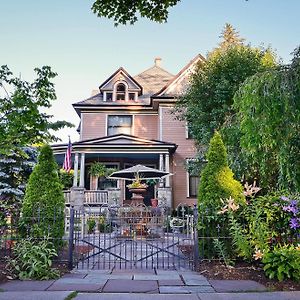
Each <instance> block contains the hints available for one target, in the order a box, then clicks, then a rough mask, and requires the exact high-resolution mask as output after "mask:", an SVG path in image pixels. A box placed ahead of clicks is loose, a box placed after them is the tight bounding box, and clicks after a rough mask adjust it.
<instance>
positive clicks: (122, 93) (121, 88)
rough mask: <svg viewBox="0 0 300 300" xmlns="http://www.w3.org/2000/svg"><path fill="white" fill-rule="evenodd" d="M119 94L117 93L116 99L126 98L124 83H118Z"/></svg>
mask: <svg viewBox="0 0 300 300" xmlns="http://www.w3.org/2000/svg"><path fill="white" fill-rule="evenodd" d="M116 90H117V94H116V100H125V95H126V86H125V84H124V83H119V84H118V85H117V89H116Z"/></svg>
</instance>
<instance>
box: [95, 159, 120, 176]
mask: <svg viewBox="0 0 300 300" xmlns="http://www.w3.org/2000/svg"><path fill="white" fill-rule="evenodd" d="M115 171H116V170H115V169H113V168H106V167H105V165H104V164H102V163H100V162H98V161H96V162H94V163H92V164H91V168H90V170H89V174H90V175H92V176H94V177H108V176H109V175H111V174H112V173H113V172H115Z"/></svg>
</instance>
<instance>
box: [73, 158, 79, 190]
mask: <svg viewBox="0 0 300 300" xmlns="http://www.w3.org/2000/svg"><path fill="white" fill-rule="evenodd" d="M78 156H79V153H78V152H76V153H75V160H74V177H73V186H75V187H76V186H77V182H78Z"/></svg>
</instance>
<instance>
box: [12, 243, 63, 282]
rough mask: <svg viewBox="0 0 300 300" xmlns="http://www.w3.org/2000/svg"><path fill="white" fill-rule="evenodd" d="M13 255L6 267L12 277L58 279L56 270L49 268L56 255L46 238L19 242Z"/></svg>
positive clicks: (51, 244)
mask: <svg viewBox="0 0 300 300" xmlns="http://www.w3.org/2000/svg"><path fill="white" fill-rule="evenodd" d="M13 254H14V258H13V259H11V260H10V261H9V263H8V265H7V267H8V269H9V270H10V272H11V273H12V275H13V276H14V277H16V278H19V279H21V280H25V279H38V280H48V279H54V278H58V277H59V272H58V270H56V269H53V268H51V266H52V258H53V257H55V256H57V253H56V251H55V249H54V245H53V243H51V242H50V241H49V239H48V238H44V239H43V240H40V241H36V240H33V239H31V238H28V239H23V240H20V241H19V242H18V243H17V244H16V247H15V248H14V250H13Z"/></svg>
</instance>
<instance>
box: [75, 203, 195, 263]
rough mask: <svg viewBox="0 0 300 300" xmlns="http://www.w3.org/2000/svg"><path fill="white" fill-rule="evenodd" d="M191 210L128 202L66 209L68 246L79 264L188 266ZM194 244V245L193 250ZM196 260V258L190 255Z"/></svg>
mask: <svg viewBox="0 0 300 300" xmlns="http://www.w3.org/2000/svg"><path fill="white" fill-rule="evenodd" d="M195 212H196V210H193V209H191V208H189V207H187V206H184V205H182V206H179V207H177V209H176V210H174V211H173V213H172V214H170V212H169V211H168V210H167V209H166V208H163V207H155V208H151V207H146V206H144V205H130V206H122V207H98V208H93V209H90V210H86V209H85V210H84V209H83V210H74V209H71V210H70V235H69V239H70V243H71V241H73V243H72V245H73V246H72V247H73V249H70V255H72V259H71V261H72V262H73V266H74V267H76V268H80V269H111V268H120V269H132V268H146V269H147V268H150V269H152V268H158V269H178V268H188V269H191V268H194V267H195V258H196V257H198V254H197V251H198V246H197V242H196V243H195V241H197V238H196V236H197V231H196V226H195V224H196V222H195V215H194V213H195ZM195 249H196V250H195ZM196 260H197V259H196Z"/></svg>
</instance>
